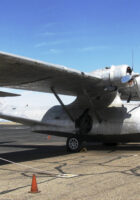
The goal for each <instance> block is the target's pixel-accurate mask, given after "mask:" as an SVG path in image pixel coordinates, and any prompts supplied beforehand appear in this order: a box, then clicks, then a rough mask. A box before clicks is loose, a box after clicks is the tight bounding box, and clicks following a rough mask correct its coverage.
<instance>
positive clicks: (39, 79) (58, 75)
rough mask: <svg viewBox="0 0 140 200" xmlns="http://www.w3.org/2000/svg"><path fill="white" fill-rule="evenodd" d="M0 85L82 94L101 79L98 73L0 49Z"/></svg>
mask: <svg viewBox="0 0 140 200" xmlns="http://www.w3.org/2000/svg"><path fill="white" fill-rule="evenodd" d="M0 74H1V76H0V86H5V87H10V88H18V89H25V90H32V91H40V92H52V91H51V88H52V87H53V88H55V91H56V92H57V93H59V94H66V95H78V94H82V93H83V91H82V88H83V87H82V86H83V85H84V87H89V86H91V85H92V87H94V85H95V84H96V83H97V82H99V81H100V80H101V78H100V77H99V76H93V75H90V74H88V73H81V72H80V71H77V70H73V69H68V68H66V67H64V66H59V65H55V64H49V63H44V62H40V61H36V60H32V59H27V58H24V57H19V56H15V55H11V54H7V53H2V52H0Z"/></svg>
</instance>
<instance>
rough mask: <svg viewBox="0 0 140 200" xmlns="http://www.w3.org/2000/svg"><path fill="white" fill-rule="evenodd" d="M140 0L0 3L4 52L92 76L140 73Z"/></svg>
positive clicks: (0, 37)
mask: <svg viewBox="0 0 140 200" xmlns="http://www.w3.org/2000/svg"><path fill="white" fill-rule="evenodd" d="M139 11H140V1H139V0H24V1H23V0H12V1H11V0H0V51H5V52H10V53H13V54H18V55H22V56H26V57H30V58H35V59H38V60H42V61H47V62H51V63H56V64H62V65H66V66H68V67H71V68H75V69H78V70H80V71H86V72H90V71H93V70H95V69H97V68H103V67H105V66H110V65H112V64H114V65H118V64H129V65H131V64H132V56H131V52H132V49H133V51H134V69H135V71H137V72H140V68H139V64H140V12H139Z"/></svg>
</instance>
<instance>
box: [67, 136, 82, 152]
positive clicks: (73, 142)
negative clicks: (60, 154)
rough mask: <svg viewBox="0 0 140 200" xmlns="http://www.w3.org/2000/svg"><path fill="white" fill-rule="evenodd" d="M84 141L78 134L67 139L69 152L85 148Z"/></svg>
mask: <svg viewBox="0 0 140 200" xmlns="http://www.w3.org/2000/svg"><path fill="white" fill-rule="evenodd" d="M82 144H83V141H82V139H80V137H78V136H71V137H69V138H68V139H67V143H66V147H67V152H71V153H72V152H73V153H76V152H79V151H80V150H81V149H82V148H83V145H82Z"/></svg>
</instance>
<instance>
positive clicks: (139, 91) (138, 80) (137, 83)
mask: <svg viewBox="0 0 140 200" xmlns="http://www.w3.org/2000/svg"><path fill="white" fill-rule="evenodd" d="M135 87H136V91H137V94H138V96H139V98H140V76H138V77H136V78H135Z"/></svg>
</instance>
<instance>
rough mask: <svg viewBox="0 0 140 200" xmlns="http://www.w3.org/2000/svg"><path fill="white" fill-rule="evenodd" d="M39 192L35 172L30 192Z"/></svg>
mask: <svg viewBox="0 0 140 200" xmlns="http://www.w3.org/2000/svg"><path fill="white" fill-rule="evenodd" d="M38 192H39V191H38V187H37V182H36V176H35V174H33V177H32V185H31V191H30V193H38Z"/></svg>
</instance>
